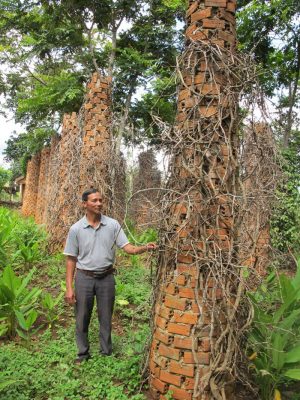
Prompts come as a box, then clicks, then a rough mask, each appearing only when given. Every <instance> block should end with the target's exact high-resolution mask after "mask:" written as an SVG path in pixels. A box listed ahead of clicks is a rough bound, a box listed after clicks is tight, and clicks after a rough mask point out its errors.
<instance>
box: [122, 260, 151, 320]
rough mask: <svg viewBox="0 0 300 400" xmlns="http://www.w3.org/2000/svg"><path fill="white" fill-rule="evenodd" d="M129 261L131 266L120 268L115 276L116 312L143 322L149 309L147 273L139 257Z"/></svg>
mask: <svg viewBox="0 0 300 400" xmlns="http://www.w3.org/2000/svg"><path fill="white" fill-rule="evenodd" d="M132 257H135V258H134V259H132ZM129 259H130V264H131V265H130V266H121V268H120V269H119V274H118V275H117V276H116V283H117V285H116V312H117V313H120V314H121V315H123V316H124V317H126V318H131V319H132V318H136V319H138V320H141V321H145V320H146V319H147V318H148V317H147V315H148V312H149V307H150V305H149V298H150V287H149V271H148V270H147V269H145V268H144V267H142V265H141V259H140V256H130V257H129ZM136 307H137V308H136ZM137 309H138V311H139V312H137Z"/></svg>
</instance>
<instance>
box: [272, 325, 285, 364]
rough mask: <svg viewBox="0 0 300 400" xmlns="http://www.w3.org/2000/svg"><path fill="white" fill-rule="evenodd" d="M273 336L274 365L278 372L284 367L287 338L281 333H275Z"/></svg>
mask: <svg viewBox="0 0 300 400" xmlns="http://www.w3.org/2000/svg"><path fill="white" fill-rule="evenodd" d="M272 336H273V337H272V339H271V346H272V365H273V366H274V368H276V369H277V370H280V369H281V368H282V367H283V365H284V360H285V353H284V351H283V347H284V344H285V338H284V337H283V335H281V334H280V333H274V334H273V335H272Z"/></svg>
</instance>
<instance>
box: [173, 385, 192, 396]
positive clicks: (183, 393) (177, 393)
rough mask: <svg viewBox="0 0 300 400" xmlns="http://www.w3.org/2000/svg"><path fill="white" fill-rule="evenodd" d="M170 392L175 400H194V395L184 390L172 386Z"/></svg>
mask: <svg viewBox="0 0 300 400" xmlns="http://www.w3.org/2000/svg"><path fill="white" fill-rule="evenodd" d="M169 390H170V391H171V393H172V397H173V399H175V400H192V393H190V392H187V391H186V390H184V389H178V388H177V387H175V386H172V385H171V386H170V387H169Z"/></svg>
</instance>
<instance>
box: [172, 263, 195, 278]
mask: <svg viewBox="0 0 300 400" xmlns="http://www.w3.org/2000/svg"><path fill="white" fill-rule="evenodd" d="M176 269H177V272H178V274H179V275H180V274H183V273H186V274H188V275H192V276H196V275H197V273H198V268H197V267H195V266H194V265H186V264H177V266H176Z"/></svg>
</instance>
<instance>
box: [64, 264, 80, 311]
mask: <svg viewBox="0 0 300 400" xmlns="http://www.w3.org/2000/svg"><path fill="white" fill-rule="evenodd" d="M76 261H77V258H76V257H73V256H67V259H66V286H67V290H66V294H65V300H66V302H67V303H68V304H74V303H75V301H76V300H75V293H74V290H73V279H74V272H75V268H76Z"/></svg>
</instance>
